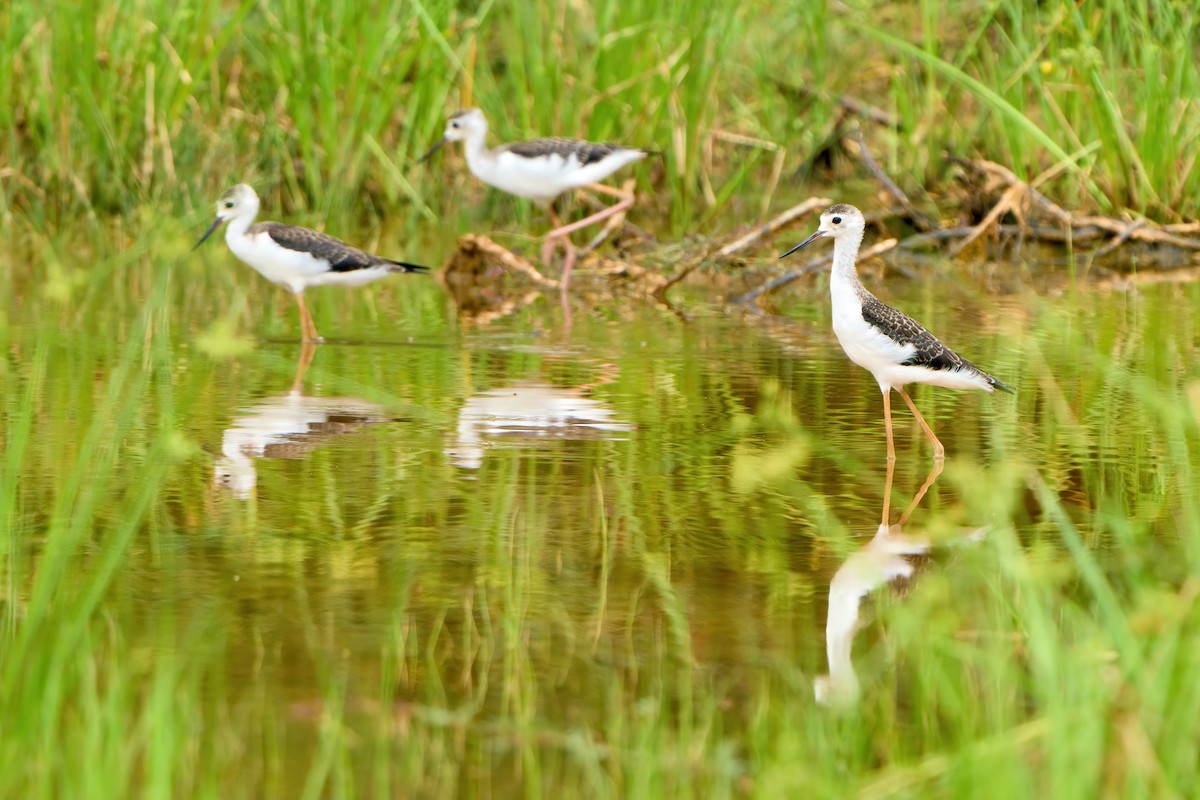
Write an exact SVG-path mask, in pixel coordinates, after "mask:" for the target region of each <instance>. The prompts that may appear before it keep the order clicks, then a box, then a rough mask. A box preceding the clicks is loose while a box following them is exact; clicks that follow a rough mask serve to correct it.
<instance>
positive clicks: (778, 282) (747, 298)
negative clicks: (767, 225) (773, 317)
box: [728, 239, 899, 305]
mask: <svg viewBox="0 0 1200 800" xmlns="http://www.w3.org/2000/svg"><path fill="white" fill-rule="evenodd" d="M897 244H899V241H898V240H896V239H885V240H883V241H882V242H876V243H875V244H873V245H871V246H870V247H868V248H867V249H866V250H864V251H863V252H862V255H860V256H859V258H861V259H863V260H864V261H865V260H866V259H868V258H874V257H875V256H878V255H881V254H883V253H886V252H887V251H889V250H891V249H892V248H894V247H895V246H896V245H897ZM832 262H833V254H832V253H830V254H828V255H824V256H821V257H820V258H818V259H815V260H813V261H810V262H808V263H807V264H805V265H804V266H803V267H800V268H799V269H794V270H792V271H791V272H787V273H784V274H783V275H780V276H779V277H778V278H775V279H773V280H770V281H767V282H766V283H764V284H763V285H762V286H760V287H758V288H757V289H753V290H751V291H749V292H746V293H745V294H740V295H738V296H737V297H733V298H731V299H730V300H729V301H728V302H730V303H733V304H735V305H737V304H745V303H753V302H755V301H756V300H758V298H760V297H762V296H763V295H764V294H770V293H771V292H775V291H778V290H779V289H782V288H783V287H784V286H787V285H788V284H789V283H791V282H792V281H794V280H797V279H798V278H803V277H804V276H805V275H807V274H809V273H810V272H815V271H816V270H818V269H823V268H824V267H827V266H829V264H831V263H832Z"/></svg>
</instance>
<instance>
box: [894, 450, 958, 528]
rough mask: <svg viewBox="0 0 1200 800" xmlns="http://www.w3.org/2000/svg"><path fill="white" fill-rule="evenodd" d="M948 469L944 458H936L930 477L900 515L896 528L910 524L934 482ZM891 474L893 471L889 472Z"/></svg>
mask: <svg viewBox="0 0 1200 800" xmlns="http://www.w3.org/2000/svg"><path fill="white" fill-rule="evenodd" d="M945 468H946V460H945V459H944V458H935V459H934V460H933V469H931V470H930V471H929V476H928V477H927V478H925V483H923V484H921V488H920V489H918V490H917V494H916V495H915V496H914V497H913V499H912V502H911V503H909V504H908V508H906V509H904V513H903V514H901V515H900V519H899V521H897V522H896V527H897V528H899V527H900V526H901V525H903V524H904V523H905V522H908V517H909V515H911V514H912V512H913V511H915V510H916V508H917V506H918V505H920V503H921V501H922V500H923V499H924V498H925V493H926V492H928V491H929V487H931V486H933V482H934V481H936V480H937V479H938V476H939V475H941V474H942V470H944V469H945ZM888 474H889V475H890V474H891V470H888Z"/></svg>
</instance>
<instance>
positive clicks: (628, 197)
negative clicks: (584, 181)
mask: <svg viewBox="0 0 1200 800" xmlns="http://www.w3.org/2000/svg"><path fill="white" fill-rule="evenodd" d="M585 188H587V189H591V190H593V191H597V192H601V193H603V194H607V195H610V196H612V197H617V198H620V202H619V203H615V204H613V205H611V206H609V207H608V208H605V209H602V210H600V211H597V212H596V213H595V214H592V215H591V216H587V217H584V218H583V219H581V220H579V221H577V222H572V223H571V224H570V225H563V226H561V227H558V228H555V229H554V230H552V231H550V232H549V233H548V234H546V238H558V237H560V236H567V235H568V234H572V233H574V232H575V231H577V230H581V229H583V228H586V227H587V226H589V225H595V224H596V223H597V222H599V221H600V220H602V219H608V218H609V217H611V216H612V215H613V214H619V213H620V212H622V211H627V210H628V209H630V208H632V207H633V201H634V195H633V192H626V191H624V190H622V189H616V188H614V187H612V186H606V185H605V184H603V183H589V184H588V185H587V186H586V187H585Z"/></svg>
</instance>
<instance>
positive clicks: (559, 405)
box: [445, 381, 634, 469]
mask: <svg viewBox="0 0 1200 800" xmlns="http://www.w3.org/2000/svg"><path fill="white" fill-rule="evenodd" d="M604 382H606V381H604ZM596 385H597V384H595V383H592V384H587V385H585V386H577V387H562V386H554V385H552V384H549V383H542V382H540V381H518V382H515V383H512V384H509V385H507V386H502V387H497V388H495V389H488V390H487V391H483V392H479V393H478V394H474V395H472V396H470V397H468V398H467V399H466V402H464V403H463V406H462V408H461V409H459V412H458V428H457V432H456V440H455V441H454V442H453V443H452V444H449V445H448V446H447V447H446V449H445V452H446V455H447V457H448V458H449V459H450V461H451V463H453V464H454V465H455V466H456V467H461V468H463V469H478V468H479V467H480V466H481V465H482V464H483V454H484V452H485V451H486V450H487V448H489V447H491V446H504V445H522V446H526V445H529V444H530V443H533V442H537V441H540V440H548V439H570V440H579V439H620V438H623V437H621V436H619V434H621V433H625V432H629V431H632V430H633V429H634V426H633V425H630V424H628V423H626V422H622V421H621V420H619V419H617V417H616V411H614V410H613V409H612V408H611V407H609V406H608V405H607V404H606V403H605V402H604V401H602V400H597V399H596V398H594V397H591V396H590V394H589V392H590V390H591V389H592V388H593V387H594V386H596Z"/></svg>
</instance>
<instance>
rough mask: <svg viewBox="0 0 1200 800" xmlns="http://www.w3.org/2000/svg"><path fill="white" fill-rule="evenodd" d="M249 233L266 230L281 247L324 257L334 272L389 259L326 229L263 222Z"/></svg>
mask: <svg viewBox="0 0 1200 800" xmlns="http://www.w3.org/2000/svg"><path fill="white" fill-rule="evenodd" d="M250 233H266V234H267V235H268V236H270V237H271V239H272V240H273V241H274V242H275V243H276V244H278V245H279V246H280V247H286V248H287V249H288V250H296V251H298V252H302V253H308V254H309V255H311V256H312V257H313V258H320V259H325V260H326V261H328V262H329V269H330V270H331V271H333V272H352V271H354V270H356V269H366V268H367V267H377V266H382V265H386V264H388V263H389V262H388V261H387V259H383V258H380V257H379V256H374V255H371V254H370V253H366V252H364V251H362V250H359V249H358V248H357V247H351V246H350V245H348V244H346V243H345V242H343V241H342V240H341V239H336V238H334V237H333V236H330V235H329V234H327V233H321V232H320V231H314V230H312V229H311V228H302V227H300V226H299V225H286V224H284V223H282V222H260V223H258V224H257V225H254V226H253V227H251V228H250Z"/></svg>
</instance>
